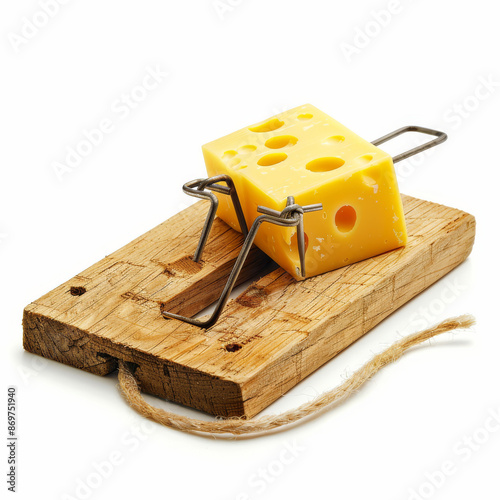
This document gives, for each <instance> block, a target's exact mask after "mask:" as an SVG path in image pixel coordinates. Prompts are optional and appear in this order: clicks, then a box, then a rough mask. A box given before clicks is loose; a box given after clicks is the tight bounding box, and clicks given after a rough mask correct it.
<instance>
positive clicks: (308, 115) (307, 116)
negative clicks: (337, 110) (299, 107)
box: [297, 113, 313, 120]
mask: <svg viewBox="0 0 500 500" xmlns="http://www.w3.org/2000/svg"><path fill="white" fill-rule="evenodd" d="M312 117H313V115H311V113H302V114H300V115H299V116H297V118H298V119H299V120H310V119H311V118H312Z"/></svg>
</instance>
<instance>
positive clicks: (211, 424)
mask: <svg viewBox="0 0 500 500" xmlns="http://www.w3.org/2000/svg"><path fill="white" fill-rule="evenodd" d="M474 324H475V319H474V317H473V316H470V315H463V316H459V317H456V318H450V319H447V320H445V321H443V322H442V323H439V324H438V325H436V326H433V327H431V328H428V329H426V330H422V331H420V332H417V333H414V334H412V335H409V336H407V337H404V338H402V339H401V340H398V341H397V342H395V343H394V344H392V345H391V346H390V347H389V348H388V349H386V350H385V351H383V352H381V353H379V354H377V355H375V356H374V357H373V358H372V359H371V360H370V361H368V362H367V363H366V364H365V365H363V366H362V367H361V368H360V369H359V370H357V371H356V372H354V373H353V374H352V375H351V376H350V377H349V378H348V379H347V380H346V381H345V382H343V383H342V384H340V385H339V386H337V387H335V388H334V389H331V390H329V391H327V392H325V393H323V394H321V395H320V396H318V397H316V398H314V399H313V400H311V401H308V402H307V403H304V404H302V405H300V406H298V407H297V408H293V409H291V410H287V411H285V412H283V413H280V414H277V415H264V416H262V417H257V418H251V419H245V418H240V417H230V418H226V419H217V420H215V421H205V420H199V419H196V418H190V417H186V416H183V415H178V414H176V413H173V412H169V411H166V410H164V409H162V408H157V407H155V406H153V405H151V404H149V403H148V402H147V401H146V400H145V399H144V397H143V395H142V393H141V391H140V387H139V384H138V382H137V380H136V378H135V377H134V375H133V373H132V372H131V371H130V369H129V367H128V365H127V364H126V363H125V362H124V361H121V360H120V361H119V372H118V380H119V385H120V389H121V392H122V394H123V397H124V398H125V400H126V401H127V402H128V404H129V405H130V406H131V407H132V408H133V409H134V410H135V411H136V412H137V413H139V414H140V415H142V416H144V417H146V418H148V419H150V420H153V421H154V422H157V423H159V424H162V425H164V426H166V427H170V428H172V429H177V430H180V431H183V432H195V433H202V434H212V435H219V437H223V436H221V435H224V434H226V435H229V436H228V437H230V436H241V435H244V434H255V433H263V432H268V431H271V430H274V429H278V428H280V427H284V426H287V425H290V424H293V423H296V422H299V421H301V420H303V419H306V418H308V417H312V416H314V415H317V414H318V413H320V412H321V411H322V410H324V409H326V408H327V407H329V406H330V405H332V404H333V403H338V402H340V401H344V400H345V399H347V398H348V397H349V396H351V395H352V394H354V393H355V392H356V391H357V390H358V389H359V388H360V387H361V386H362V385H363V384H364V383H365V382H367V381H368V380H370V379H371V378H372V377H373V375H375V374H376V373H377V372H378V371H379V370H381V369H382V368H383V367H384V366H386V365H388V364H390V363H393V362H395V361H397V360H398V359H399V358H401V356H403V354H404V353H405V352H406V351H408V350H409V349H411V348H412V347H414V346H416V345H418V344H421V343H422V342H425V341H426V340H429V339H431V338H432V337H435V336H436V335H440V334H442V333H445V332H448V331H451V330H456V329H458V328H460V329H467V328H470V327H471V326H473V325H474Z"/></svg>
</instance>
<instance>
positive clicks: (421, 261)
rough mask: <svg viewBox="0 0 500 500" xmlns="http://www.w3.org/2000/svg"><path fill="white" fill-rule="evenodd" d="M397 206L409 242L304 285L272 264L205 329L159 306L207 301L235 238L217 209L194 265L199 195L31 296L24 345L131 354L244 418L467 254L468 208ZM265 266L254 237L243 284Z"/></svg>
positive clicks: (194, 309)
mask: <svg viewBox="0 0 500 500" xmlns="http://www.w3.org/2000/svg"><path fill="white" fill-rule="evenodd" d="M403 203H404V207H405V214H406V221H407V227H408V234H409V241H408V245H407V246H406V247H405V248H401V249H398V250H394V251H391V252H388V253H385V254H383V255H379V256H377V257H373V258H371V259H368V260H365V261H362V262H359V263H356V264H352V265H350V266H347V267H344V268H342V269H338V270H336V271H333V272H330V273H327V274H324V275H321V276H316V277H314V278H310V279H307V280H305V281H300V282H298V281H295V279H293V278H292V277H291V276H290V275H289V274H287V273H286V272H285V271H283V270H282V269H281V268H278V269H276V270H274V271H272V272H270V273H269V274H267V275H266V276H265V277H263V278H261V279H259V280H258V281H257V282H255V283H254V284H252V285H251V286H249V287H248V288H247V289H246V291H245V292H244V293H243V294H241V295H240V296H239V297H238V298H237V299H235V300H232V301H230V303H229V305H228V306H227V308H226V309H225V310H224V312H223V314H222V317H221V319H220V320H219V322H218V323H217V324H216V325H215V326H213V327H212V328H210V329H208V330H203V329H200V328H198V327H195V326H191V325H188V324H186V323H182V322H180V321H177V320H168V319H165V318H164V317H163V316H162V315H161V314H160V310H161V309H164V310H168V311H173V312H176V313H179V314H183V315H193V314H196V313H198V312H199V311H202V310H203V309H204V308H206V307H207V306H208V305H210V304H211V303H212V302H214V301H215V300H216V299H217V297H218V296H219V294H220V292H221V290H222V287H223V286H224V283H225V281H226V278H227V276H228V274H229V272H230V270H231V267H232V266H233V264H234V261H235V259H236V257H237V255H238V252H239V249H240V247H241V244H242V236H241V234H239V233H237V232H236V231H233V230H232V229H230V228H229V226H227V225H226V224H225V223H224V222H222V221H221V220H220V219H216V220H215V223H214V226H213V230H212V233H211V237H210V239H209V242H208V245H207V247H206V249H205V253H204V256H203V257H204V260H203V262H202V263H201V264H196V263H195V262H193V260H192V259H191V256H192V255H193V252H194V250H195V248H196V245H197V243H198V238H199V235H200V231H201V228H202V226H203V223H204V220H205V214H206V212H207V208H208V206H207V204H204V202H199V203H197V204H195V205H193V206H191V207H189V208H187V209H186V210H184V211H183V212H181V213H179V214H177V215H175V216H174V217H172V218H171V219H169V220H167V221H165V222H164V223H162V224H160V225H159V226H157V227H156V228H154V229H152V230H151V231H149V232H147V233H146V234H144V235H143V236H141V237H139V238H137V239H136V240H134V241H132V242H131V243H129V244H128V245H126V246H124V247H123V248H121V249H120V250H118V251H117V252H115V253H113V254H111V255H109V256H107V257H105V258H104V259H102V260H101V261H100V262H98V263H96V264H94V265H93V266H91V267H90V268H88V269H86V270H85V271H83V272H82V273H80V274H79V275H77V276H75V277H74V278H72V279H70V280H69V281H67V282H66V283H64V284H63V285H61V286H59V287H57V288H56V289H54V290H52V291H51V292H49V293H48V294H46V295H44V296H43V297H41V298H40V299H38V300H37V301H35V302H33V303H31V304H30V305H28V306H27V307H26V309H25V311H24V320H23V326H24V348H25V349H26V350H27V351H30V352H32V353H35V354H38V355H40V356H44V357H46V358H50V359H53V360H57V361H60V362H61V363H65V364H67V365H71V366H74V367H77V368H81V369H83V370H86V371H89V372H92V373H95V374H97V375H106V374H108V373H110V372H112V371H114V370H115V369H116V367H117V359H122V360H125V361H128V362H132V363H134V364H135V366H136V371H135V375H136V377H137V378H138V379H139V381H140V383H141V387H142V390H143V391H144V392H147V393H150V394H155V395H158V396H161V397H164V398H167V399H169V400H172V401H176V402H178V403H182V404H184V405H187V406H191V407H193V408H197V409H199V410H203V411H205V412H208V413H211V414H213V415H221V416H235V415H237V416H242V415H244V416H246V417H252V416H254V415H255V414H257V413H259V412H260V411H261V410H262V409H264V408H266V407H267V406H268V405H269V404H271V403H272V402H273V401H275V400H276V399H277V398H279V397H280V396H282V395H283V394H284V393H285V392H287V391H288V390H289V389H291V388H292V387H293V386H295V385H296V384H297V383H298V382H300V381H301V380H302V379H304V378H305V377H306V376H307V375H309V374H310V373H312V372H313V371H314V370H316V369H317V368H318V367H320V366H321V365H322V364H323V363H325V362H327V361H328V360H330V359H332V358H333V357H334V356H335V355H336V354H338V353H339V352H340V351H342V350H343V349H345V348H346V347H347V346H349V345H350V344H352V343H353V342H354V341H356V340H357V339H358V338H360V337H361V336H362V335H364V334H365V333H366V332H368V331H369V330H370V329H371V328H373V327H374V326H375V325H376V324H377V323H379V322H380V321H382V320H383V319H384V318H385V317H386V316H388V315H389V314H391V313H392V312H393V311H395V310H396V309H397V308H398V307H400V306H401V305H403V304H404V303H405V302H407V301H409V300H410V299H411V298H412V297H414V296H415V295H417V294H418V293H420V292H421V291H422V290H425V289H426V288H427V287H428V286H429V285H431V284H432V283H434V282H435V281H437V280H438V279H439V278H441V277H442V276H444V275H445V274H446V273H448V272H449V271H451V270H452V269H453V268H454V267H456V266H457V265H458V264H460V263H461V262H462V261H463V260H465V258H466V257H467V256H468V255H469V253H470V251H471V249H472V245H473V242H474V235H475V219H474V217H473V216H471V215H469V214H467V213H465V212H462V211H460V210H456V209H453V208H449V207H445V206H442V205H438V204H435V203H430V202H427V201H423V200H419V199H415V198H411V197H409V196H404V195H403ZM268 264H269V259H268V258H267V257H266V256H265V255H264V254H263V253H262V252H261V251H260V250H258V249H257V248H253V249H252V251H251V254H250V256H249V258H248V260H247V262H246V264H245V267H244V269H243V271H242V274H241V276H240V280H239V281H240V283H242V282H244V281H246V280H248V279H251V278H252V277H254V276H257V275H258V273H260V272H261V271H262V270H263V269H264V267H265V266H266V265H268Z"/></svg>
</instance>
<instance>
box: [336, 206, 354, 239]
mask: <svg viewBox="0 0 500 500" xmlns="http://www.w3.org/2000/svg"><path fill="white" fill-rule="evenodd" d="M356 218H357V216H356V210H354V208H352V207H351V205H344V206H343V207H340V208H339V209H338V210H337V213H336V214H335V225H336V226H337V229H338V230H339V231H340V232H341V233H348V232H349V231H352V228H353V227H354V224H356Z"/></svg>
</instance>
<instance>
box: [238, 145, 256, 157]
mask: <svg viewBox="0 0 500 500" xmlns="http://www.w3.org/2000/svg"><path fill="white" fill-rule="evenodd" d="M256 149H257V146H254V145H253V144H247V145H245V146H241V148H238V152H239V153H240V154H242V155H246V154H248V153H252V152H253V151H255V150H256Z"/></svg>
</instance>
